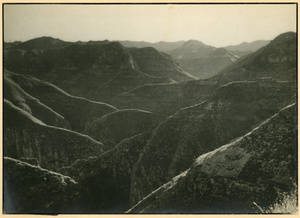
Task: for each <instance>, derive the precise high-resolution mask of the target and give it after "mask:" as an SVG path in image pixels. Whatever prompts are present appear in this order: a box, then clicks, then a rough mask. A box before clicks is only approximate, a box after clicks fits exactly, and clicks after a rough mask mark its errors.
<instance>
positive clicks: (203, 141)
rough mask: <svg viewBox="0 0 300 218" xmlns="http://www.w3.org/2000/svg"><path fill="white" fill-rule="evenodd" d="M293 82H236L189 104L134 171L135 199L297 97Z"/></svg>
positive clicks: (154, 139) (166, 126)
mask: <svg viewBox="0 0 300 218" xmlns="http://www.w3.org/2000/svg"><path fill="white" fill-rule="evenodd" d="M293 95H294V90H293V88H292V86H291V84H290V83H287V82H286V83H283V82H275V81H268V82H266V81H262V82H234V83H230V84H227V85H224V86H222V87H220V88H219V89H218V91H217V92H216V93H215V95H213V96H212V97H211V98H209V99H208V100H206V101H204V102H202V103H200V104H198V105H195V106H192V107H188V108H184V109H182V110H180V111H179V112H177V113H176V114H175V115H174V116H171V117H170V118H169V119H167V120H166V121H165V122H163V123H162V124H160V125H159V127H158V128H157V129H155V131H154V133H153V135H152V137H151V139H150V140H149V141H148V143H147V145H146V147H145V149H144V150H143V152H142V154H141V155H140V158H139V161H138V162H137V164H136V165H135V168H134V171H133V177H132V179H133V181H134V182H133V183H132V184H133V186H132V192H131V203H132V204H135V203H137V202H138V201H139V200H141V199H142V198H143V197H145V196H147V195H148V194H149V193H150V192H151V191H153V190H155V189H156V188H158V187H159V186H161V185H163V184H164V183H165V182H167V181H168V180H170V179H171V178H172V177H174V176H176V175H177V174H179V173H180V172H183V171H185V170H186V169H187V168H188V167H189V165H190V164H191V163H192V162H193V161H194V160H195V158H196V157H198V156H199V155H201V154H205V153H207V152H209V151H212V150H214V149H216V148H218V147H219V146H220V145H222V144H225V143H228V142H229V141H230V140H232V139H234V138H236V137H239V136H241V135H243V134H246V133H247V132H249V131H250V130H251V129H252V128H254V127H255V126H256V125H258V124H259V123H260V122H262V121H263V120H265V119H267V118H269V117H270V116H272V115H273V114H275V113H276V112H278V110H280V109H281V108H283V107H285V106H286V105H288V104H291V103H292V102H294V101H295V98H294V97H292V96H293Z"/></svg>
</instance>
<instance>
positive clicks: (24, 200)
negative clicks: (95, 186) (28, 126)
mask: <svg viewBox="0 0 300 218" xmlns="http://www.w3.org/2000/svg"><path fill="white" fill-rule="evenodd" d="M3 185H4V187H3V192H4V193H3V194H4V196H3V197H4V202H5V204H4V207H3V212H4V213H22V214H30V213H35V214H58V213H76V212H77V211H78V210H80V204H79V203H78V202H79V199H80V195H79V186H78V183H77V182H76V181H74V180H73V179H72V178H70V177H67V176H64V175H61V174H58V173H55V172H52V171H49V170H46V169H42V168H40V167H37V166H33V165H30V164H27V163H24V162H21V161H19V160H15V159H13V158H9V157H4V160H3Z"/></svg>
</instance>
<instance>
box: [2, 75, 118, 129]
mask: <svg viewBox="0 0 300 218" xmlns="http://www.w3.org/2000/svg"><path fill="white" fill-rule="evenodd" d="M9 81H10V86H12V85H13V84H15V87H16V86H17V87H18V89H17V90H18V92H22V93H23V94H22V95H25V94H26V93H27V94H26V96H28V95H31V96H33V97H34V98H36V99H38V100H39V101H40V102H41V103H42V104H44V105H47V107H49V108H51V109H52V110H53V111H55V112H56V113H58V114H59V115H61V116H63V117H64V119H65V120H67V121H68V122H69V123H70V127H69V128H71V129H72V130H75V131H78V132H82V131H83V130H84V129H85V128H87V126H89V125H90V124H91V123H92V122H93V121H94V120H96V119H98V118H100V117H102V116H104V115H105V114H109V113H111V112H114V111H117V108H115V107H113V106H111V105H109V104H105V103H101V102H94V101H90V100H87V99H84V98H79V97H74V96H71V95H69V94H68V93H66V92H64V91H62V90H61V89H59V88H58V87H56V86H54V85H52V84H50V83H47V82H43V81H41V80H39V79H36V78H34V77H31V76H26V75H19V74H15V73H12V72H8V71H4V84H8V83H7V82H9ZM10 86H8V87H7V89H6V88H5V89H4V97H5V98H7V99H8V100H11V101H12V103H18V104H17V106H21V104H22V102H23V101H24V100H22V99H21V100H18V99H16V98H17V97H18V96H19V95H20V94H19V95H17V93H16V88H15V89H13V90H11V89H12V87H11V88H10ZM5 87H6V86H5ZM24 93H25V94H24ZM22 109H24V107H22ZM32 115H33V116H35V117H37V118H38V119H41V120H42V121H45V123H46V124H50V123H49V122H46V119H47V120H48V119H50V118H51V117H50V116H45V115H46V114H45V113H43V114H40V113H38V111H33V114H32ZM51 124H52V123H51ZM51 124H50V125H51Z"/></svg>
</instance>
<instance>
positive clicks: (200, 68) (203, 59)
mask: <svg viewBox="0 0 300 218" xmlns="http://www.w3.org/2000/svg"><path fill="white" fill-rule="evenodd" d="M169 53H170V55H171V56H172V57H173V59H174V60H175V61H176V62H178V64H179V66H180V67H182V69H184V70H185V71H186V72H188V73H189V74H191V75H193V76H194V77H196V78H198V79H205V78H209V77H212V76H214V75H216V74H217V73H218V72H219V71H221V70H223V69H224V68H225V67H227V66H228V65H230V64H231V63H234V62H236V61H237V60H238V59H239V56H237V55H235V54H233V53H232V52H230V51H228V50H226V49H225V48H215V47H213V46H208V45H205V44H204V43H202V42H200V41H197V40H189V41H186V42H185V43H184V44H183V45H182V46H181V47H178V48H175V49H173V50H171V51H170V52H169Z"/></svg>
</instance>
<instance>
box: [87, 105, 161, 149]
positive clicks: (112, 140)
mask: <svg viewBox="0 0 300 218" xmlns="http://www.w3.org/2000/svg"><path fill="white" fill-rule="evenodd" d="M163 120H164V117H162V116H158V115H155V114H153V113H151V112H148V111H141V110H120V111H117V112H113V113H111V114H108V115H105V116H103V117H101V118H100V119H97V120H95V121H94V122H92V123H91V124H90V125H89V126H88V127H87V128H86V130H85V131H84V134H86V135H89V136H91V137H92V138H94V139H96V140H98V141H101V142H103V143H104V144H105V145H107V146H112V147H114V146H115V145H116V144H118V143H119V142H121V141H122V140H123V139H126V138H129V137H131V136H134V135H137V134H140V133H143V132H147V131H150V130H152V129H154V128H155V127H156V126H157V125H158V124H159V123H160V122H161V121H163Z"/></svg>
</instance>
